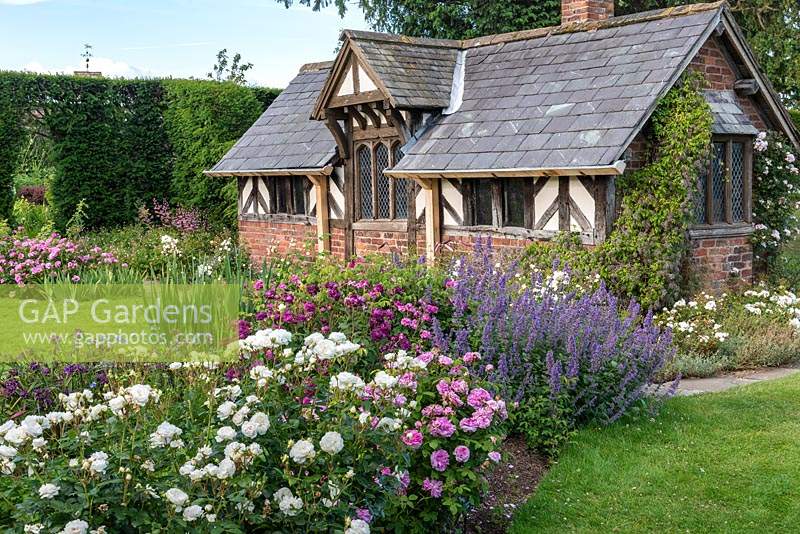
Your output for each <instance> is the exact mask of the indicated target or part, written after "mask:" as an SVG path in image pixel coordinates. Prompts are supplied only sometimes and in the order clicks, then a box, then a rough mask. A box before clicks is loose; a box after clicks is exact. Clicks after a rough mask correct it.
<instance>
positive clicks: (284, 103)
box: [210, 63, 336, 174]
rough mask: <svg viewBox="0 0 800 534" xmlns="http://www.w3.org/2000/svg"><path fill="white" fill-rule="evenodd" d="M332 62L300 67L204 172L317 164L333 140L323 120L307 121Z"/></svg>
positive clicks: (331, 148) (321, 162)
mask: <svg viewBox="0 0 800 534" xmlns="http://www.w3.org/2000/svg"><path fill="white" fill-rule="evenodd" d="M331 65H332V63H311V64H308V65H304V66H303V67H302V68H301V69H300V73H299V74H298V75H297V76H296V77H295V78H294V79H293V80H292V81H291V83H289V86H288V87H286V89H284V90H283V91H281V94H280V95H278V97H277V98H276V99H275V101H274V102H273V103H272V105H270V106H269V108H267V110H266V111H265V112H264V113H263V114H262V115H261V117H259V119H258V120H257V121H256V122H255V124H253V126H251V127H250V129H249V130H247V132H245V134H244V135H243V136H242V137H241V138H240V139H239V140H238V141H237V142H236V144H235V145H233V147H232V148H231V149H230V150H229V151H228V153H227V154H225V156H224V157H223V158H222V160H221V161H220V162H219V163H217V164H216V165H215V166H214V167H213V168H212V169H211V171H210V174H214V173H224V172H231V171H236V172H246V171H269V170H277V169H305V168H319V167H323V166H325V165H326V164H328V163H329V162H330V161H331V158H333V156H334V154H335V150H336V142H335V141H334V139H333V136H332V135H331V133H330V130H328V128H327V126H325V123H324V122H320V121H312V120H309V115H310V114H311V109H312V107H313V106H314V102H315V101H316V98H317V94H318V93H319V92H320V90H321V89H322V86H323V84H324V83H325V80H326V79H327V77H328V72H329V71H330V68H331Z"/></svg>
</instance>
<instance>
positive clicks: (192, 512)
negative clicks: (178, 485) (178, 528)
mask: <svg viewBox="0 0 800 534" xmlns="http://www.w3.org/2000/svg"><path fill="white" fill-rule="evenodd" d="M204 513H205V512H204V511H203V508H202V507H200V506H198V505H196V504H193V505H191V506H189V507H187V508H186V509H184V510H183V518H184V519H185V520H186V521H195V520H196V519H199V518H201V517H203V514H204Z"/></svg>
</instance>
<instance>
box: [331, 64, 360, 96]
mask: <svg viewBox="0 0 800 534" xmlns="http://www.w3.org/2000/svg"><path fill="white" fill-rule="evenodd" d="M359 81H360V80H359ZM355 92H356V91H355V88H354V87H353V69H347V74H345V75H344V78H342V84H341V85H340V86H339V90H338V91H337V92H336V96H345V95H352V94H353V93H355Z"/></svg>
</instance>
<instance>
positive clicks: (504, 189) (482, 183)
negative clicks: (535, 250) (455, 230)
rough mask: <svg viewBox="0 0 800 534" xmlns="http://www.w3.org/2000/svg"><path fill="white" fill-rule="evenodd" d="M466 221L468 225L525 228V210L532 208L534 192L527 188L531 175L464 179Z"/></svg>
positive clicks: (529, 220) (530, 223) (529, 224)
mask: <svg viewBox="0 0 800 534" xmlns="http://www.w3.org/2000/svg"><path fill="white" fill-rule="evenodd" d="M461 184H462V191H463V195H464V197H463V198H464V214H465V218H464V223H465V224H466V225H468V226H496V227H503V226H507V227H518V228H526V227H529V226H532V221H531V218H530V217H529V218H528V221H527V222H526V217H525V214H526V212H529V211H530V210H532V209H533V206H532V203H533V194H532V191H530V190H529V189H528V188H529V186H530V179H525V178H503V179H489V178H480V179H475V180H472V179H469V180H462V182H461Z"/></svg>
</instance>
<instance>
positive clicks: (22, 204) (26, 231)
mask: <svg viewBox="0 0 800 534" xmlns="http://www.w3.org/2000/svg"><path fill="white" fill-rule="evenodd" d="M13 219H14V224H16V225H17V226H18V227H20V228H22V231H21V234H22V235H25V236H27V237H41V238H44V237H47V236H48V235H50V234H51V233H53V231H54V230H55V226H54V225H53V217H52V215H51V213H50V208H49V207H48V206H47V204H31V203H30V202H28V201H27V200H25V199H24V198H18V199H17V200H16V202H14V215H13Z"/></svg>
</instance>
